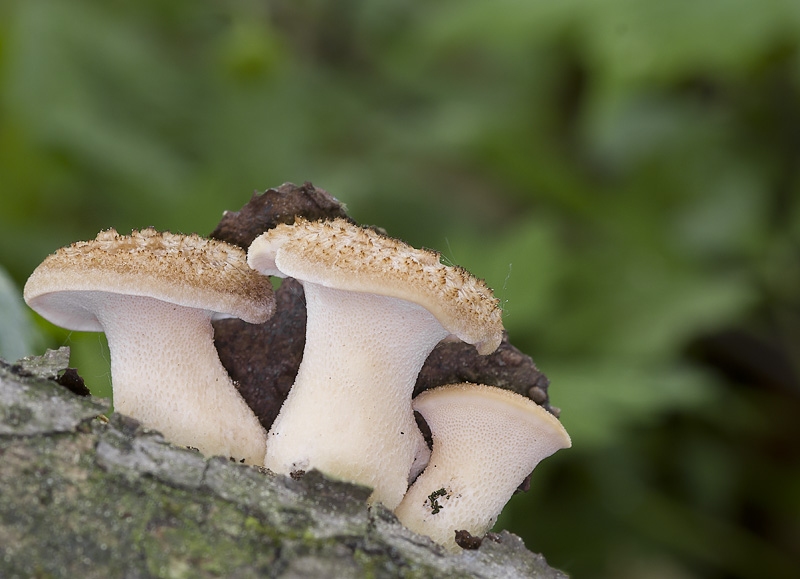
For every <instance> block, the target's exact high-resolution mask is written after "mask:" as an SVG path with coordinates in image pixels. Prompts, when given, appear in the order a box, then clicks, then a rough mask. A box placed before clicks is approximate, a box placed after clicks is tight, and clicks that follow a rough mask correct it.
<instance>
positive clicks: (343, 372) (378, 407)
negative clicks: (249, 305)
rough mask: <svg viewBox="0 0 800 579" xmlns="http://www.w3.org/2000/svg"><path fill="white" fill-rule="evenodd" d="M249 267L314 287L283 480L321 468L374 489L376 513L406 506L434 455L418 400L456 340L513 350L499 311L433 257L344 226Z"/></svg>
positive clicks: (267, 243)
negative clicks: (428, 367)
mask: <svg viewBox="0 0 800 579" xmlns="http://www.w3.org/2000/svg"><path fill="white" fill-rule="evenodd" d="M248 263H249V264H250V265H251V267H253V268H254V269H256V270H258V271H260V272H261V273H263V274H265V275H276V276H280V277H286V276H290V277H293V278H296V279H298V280H299V281H300V282H301V283H302V284H303V289H304V291H305V297H306V307H307V314H308V316H307V326H306V344H305V350H304V353H303V360H302V362H301V364H300V368H299V371H298V374H297V378H296V380H295V383H294V386H293V387H292V389H291V391H290V392H289V396H288V398H287V399H286V401H285V402H284V404H283V406H282V407H281V411H280V413H279V414H278V417H277V418H276V420H275V422H274V423H273V425H272V428H271V429H270V431H269V434H268V437H267V455H266V459H265V466H266V467H267V468H269V469H271V470H273V471H274V472H278V473H282V474H290V473H292V472H294V471H301V470H307V469H310V468H317V469H319V470H321V471H323V472H325V473H326V474H329V475H332V476H336V477H339V478H342V479H345V480H349V481H353V482H357V483H361V484H365V485H369V486H371V487H373V489H374V492H373V494H372V496H371V498H370V500H371V501H380V502H382V503H383V504H384V505H385V506H387V507H388V508H390V509H391V508H394V507H395V506H397V504H398V503H399V502H400V499H401V498H402V496H403V494H404V493H405V491H406V489H407V487H408V479H409V475H411V476H415V475H416V474H418V472H419V471H420V470H422V468H423V467H424V465H425V462H426V461H427V458H428V455H429V453H430V451H429V450H428V448H427V445H426V444H425V442H424V440H423V438H422V434H421V433H420V432H419V428H418V427H417V425H416V422H415V420H414V413H413V411H412V410H411V396H412V392H413V388H414V384H415V382H416V379H417V375H418V374H419V371H420V369H421V367H422V365H423V363H424V362H425V359H426V358H427V356H428V354H429V353H430V351H431V350H432V349H433V347H434V346H435V345H436V344H437V343H438V342H439V341H440V340H442V339H443V338H445V337H447V336H448V335H450V334H455V335H456V336H457V337H458V338H460V339H462V340H465V341H467V342H469V343H472V344H475V345H476V347H477V348H478V351H479V352H480V353H482V354H486V353H490V352H492V351H494V350H495V349H496V348H497V346H498V345H499V344H500V340H501V338H502V330H503V327H502V322H501V320H500V310H499V308H498V307H497V300H496V299H495V298H494V297H492V294H491V290H489V289H488V288H487V287H486V285H485V284H484V283H483V282H482V281H481V280H478V279H476V278H475V277H473V276H471V275H470V274H469V273H468V272H466V271H465V270H463V269H460V268H457V267H447V266H444V265H442V264H441V263H440V262H439V255H438V254H437V253H435V252H432V251H425V250H417V249H414V248H412V247H410V246H409V245H407V244H405V243H402V242H400V241H397V240H395V239H392V238H389V237H386V236H383V235H380V234H378V233H376V232H374V231H372V230H369V229H362V228H360V227H357V226H355V225H352V224H350V223H348V222H346V221H344V220H341V219H338V220H335V221H328V222H321V221H318V222H308V221H305V220H299V221H298V222H297V223H295V224H294V225H279V226H278V227H276V228H275V229H273V230H270V231H268V232H267V233H265V234H263V235H261V236H260V237H258V238H257V239H256V240H255V241H254V242H253V244H252V245H251V246H250V249H249V251H248Z"/></svg>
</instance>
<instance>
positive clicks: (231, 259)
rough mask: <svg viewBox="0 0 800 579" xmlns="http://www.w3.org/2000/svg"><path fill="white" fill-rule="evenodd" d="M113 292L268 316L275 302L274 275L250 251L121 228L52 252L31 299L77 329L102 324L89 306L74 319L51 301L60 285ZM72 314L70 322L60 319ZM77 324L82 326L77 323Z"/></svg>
mask: <svg viewBox="0 0 800 579" xmlns="http://www.w3.org/2000/svg"><path fill="white" fill-rule="evenodd" d="M80 291H94V292H110V293H116V294H127V295H135V296H146V297H151V298H155V299H159V300H163V301H167V302H172V303H175V304H178V305H181V306H187V307H192V308H198V309H205V310H209V311H212V312H215V313H218V314H222V315H224V316H235V317H238V318H241V319H243V320H245V321H247V322H250V323H262V322H264V321H266V320H267V319H268V318H269V317H270V316H271V315H272V313H273V311H274V308H275V301H274V298H273V295H272V285H271V284H270V282H269V280H268V279H267V278H265V277H263V276H260V275H258V274H256V273H255V272H253V270H251V269H250V268H249V267H248V266H247V260H246V254H245V252H244V251H243V250H242V249H240V248H238V247H236V246H233V245H230V244H227V243H224V242H222V241H215V240H210V239H205V238H203V237H200V236H198V235H194V234H192V235H180V234H175V233H169V232H159V231H156V230H155V229H153V228H147V229H143V230H141V231H132V232H131V234H130V235H120V234H118V233H117V232H116V231H115V230H114V229H109V230H107V231H101V232H100V233H98V234H97V237H96V238H95V239H94V240H92V241H78V242H76V243H73V244H72V245H70V246H67V247H62V248H61V249H59V250H58V251H56V252H55V253H53V254H51V255H49V256H48V257H47V258H46V259H45V260H44V261H43V262H42V263H41V264H40V265H39V267H37V268H36V269H35V270H34V272H33V273H32V274H31V276H30V278H28V281H27V283H26V284H25V290H24V297H25V301H26V302H27V303H28V304H29V305H30V306H31V307H32V308H33V309H34V310H36V311H38V312H39V313H41V314H42V315H43V316H44V317H46V318H47V319H49V320H50V321H52V322H53V323H56V324H59V325H62V326H63V327H67V328H68V329H73V330H85V331H102V328H101V327H100V325H99V324H98V323H97V320H95V319H94V316H93V315H92V314H91V313H90V312H89V313H87V314H86V316H84V317H83V318H81V317H80V316H76V313H75V312H72V313H71V314H70V315H69V316H67V317H66V318H62V314H61V313H59V312H58V311H55V309H52V308H48V306H47V303H46V302H47V301H48V298H47V296H48V295H52V294H54V293H56V292H80ZM67 319H69V320H70V322H69V323H70V324H71V325H72V326H73V327H70V326H69V325H63V324H62V323H60V321H59V320H62V321H66V320H67ZM76 324H77V326H80V327H75V326H76Z"/></svg>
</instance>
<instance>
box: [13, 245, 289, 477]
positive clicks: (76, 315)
mask: <svg viewBox="0 0 800 579" xmlns="http://www.w3.org/2000/svg"><path fill="white" fill-rule="evenodd" d="M245 258H246V256H245V252H244V251H243V250H241V249H240V248H238V247H235V246H232V245H229V244H226V243H222V242H219V241H213V240H208V239H204V238H201V237H198V236H196V235H191V236H185V235H177V234H171V233H159V232H157V231H155V230H153V229H145V230H142V231H134V232H132V233H131V235H130V236H122V235H119V234H117V232H116V231H114V230H113V229H109V230H108V231H103V232H100V233H99V234H98V235H97V238H96V239H95V240H93V241H85V242H78V243H74V244H72V245H71V246H69V247H64V248H61V249H59V250H58V251H57V252H56V253H54V254H52V255H50V256H48V257H47V258H46V259H45V260H44V262H42V264H41V265H39V267H37V268H36V270H35V271H34V272H33V273H32V274H31V276H30V278H29V279H28V281H27V283H26V284H25V290H24V296H25V301H26V302H27V303H28V305H29V306H30V307H31V308H33V309H34V310H35V311H37V312H38V313H39V314H41V315H42V316H43V317H44V318H46V319H47V320H49V321H51V322H53V323H54V324H57V325H59V326H62V327H64V328H67V329H70V330H76V331H89V332H105V333H106V337H107V338H108V346H109V350H110V352H111V376H112V389H113V400H114V407H115V409H116V410H117V411H118V412H121V413H124V414H127V415H129V416H132V417H134V418H136V419H138V420H139V421H141V422H142V423H143V424H144V425H145V426H148V427H150V428H155V429H158V430H160V431H161V432H162V433H163V434H164V436H165V437H166V438H167V439H168V440H170V441H171V442H174V443H177V444H182V445H186V446H192V447H195V448H198V449H199V450H200V451H201V452H202V453H203V454H206V455H223V456H229V457H233V458H235V459H244V460H245V461H247V462H248V463H252V464H262V463H263V459H264V452H265V448H266V432H265V430H264V428H263V427H262V426H261V424H260V423H259V421H258V419H257V418H256V416H255V414H254V413H253V411H252V410H251V409H250V408H249V407H248V406H247V404H246V403H245V401H244V399H243V398H242V397H241V395H240V394H239V392H238V391H237V390H236V387H235V386H234V384H233V383H232V382H231V380H230V378H229V376H228V374H227V372H226V371H225V368H224V367H223V366H222V364H221V363H220V360H219V357H218V355H217V351H216V350H215V348H214V341H213V336H214V330H213V327H212V325H211V319H212V316H219V317H231V316H235V317H239V318H241V319H243V320H245V321H247V322H250V323H262V322H264V321H266V320H267V319H268V318H269V317H270V316H271V315H272V312H273V310H274V298H273V297H272V288H271V285H270V283H269V280H267V279H266V278H264V277H263V276H260V275H258V274H256V273H255V272H253V271H252V270H251V269H250V268H249V267H248V266H247V263H246V261H245Z"/></svg>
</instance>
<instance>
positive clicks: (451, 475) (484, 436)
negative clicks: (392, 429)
mask: <svg viewBox="0 0 800 579" xmlns="http://www.w3.org/2000/svg"><path fill="white" fill-rule="evenodd" d="M413 406H414V410H416V411H417V412H419V413H420V414H422V416H423V418H424V419H425V421H426V422H427V424H428V426H429V427H430V429H431V437H432V439H433V452H432V453H431V457H430V461H429V462H428V466H427V468H425V471H424V472H423V473H422V474H421V475H420V476H419V477H418V478H417V480H416V481H415V482H414V484H413V485H411V488H409V489H408V493H406V496H405V497H403V500H402V502H401V503H400V505H399V506H398V507H397V509H395V515H397V518H398V519H399V520H400V522H402V523H403V524H404V525H405V526H406V527H408V528H410V529H411V530H413V531H415V532H417V533H420V534H422V535H427V536H429V537H431V538H432V539H433V540H434V541H436V542H437V543H440V544H442V545H444V546H445V547H446V548H447V549H448V550H450V551H458V550H459V547H458V546H457V544H456V540H455V533H456V531H459V530H465V531H468V532H469V534H470V535H472V536H475V537H481V536H483V535H484V534H485V533H486V531H488V530H489V529H490V528H491V527H492V525H494V523H495V521H496V520H497V516H498V515H499V514H500V511H501V510H503V506H505V504H506V503H507V502H508V500H509V499H510V498H511V495H513V494H514V491H515V490H516V488H517V487H519V486H520V484H521V483H522V482H523V481H524V480H525V478H526V477H527V476H528V475H529V474H530V472H531V471H532V470H533V469H534V467H535V466H536V465H537V464H538V463H539V461H541V460H542V459H544V458H547V457H548V456H550V455H551V454H553V453H554V452H556V451H557V450H559V449H561V448H569V447H570V446H571V445H572V442H571V441H570V438H569V435H568V434H567V431H566V430H565V429H564V427H563V426H562V425H561V423H560V422H559V421H558V419H557V418H556V417H555V416H553V415H552V414H550V413H549V412H547V411H546V410H545V409H544V408H542V407H541V406H538V405H537V404H536V403H535V402H533V401H532V400H529V399H528V398H525V397H524V396H521V395H520V394H517V393H515V392H511V391H509V390H503V389H501V388H496V387H494V386H484V385H477V384H451V385H448V386H441V387H438V388H434V389H432V390H426V391H425V392H423V393H422V394H420V395H419V396H417V397H416V398H415V399H414V403H413Z"/></svg>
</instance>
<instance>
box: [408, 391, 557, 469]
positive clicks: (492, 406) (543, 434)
mask: <svg viewBox="0 0 800 579" xmlns="http://www.w3.org/2000/svg"><path fill="white" fill-rule="evenodd" d="M412 407H413V408H414V410H416V411H417V412H419V413H420V414H422V416H423V418H425V421H426V422H428V425H429V426H430V427H431V430H432V432H433V436H434V437H435V438H442V439H447V440H453V441H458V445H459V446H461V447H462V448H469V447H475V448H481V447H482V446H483V445H482V444H481V440H480V439H481V438H482V437H485V436H487V435H488V434H489V432H491V433H492V436H493V438H492V442H491V445H490V446H491V447H492V448H493V449H496V451H497V452H498V453H507V451H508V449H509V448H515V447H517V446H518V444H519V439H520V433H521V432H522V431H523V430H524V431H526V432H529V433H532V436H533V438H535V440H536V444H537V445H538V446H539V448H544V447H546V448H548V449H550V448H552V450H550V451H549V452H548V453H547V454H548V455H549V454H552V453H553V452H555V451H556V450H559V449H561V448H569V447H570V446H572V440H571V439H570V437H569V434H568V433H567V431H566V429H565V428H564V426H563V425H562V424H561V422H560V421H559V420H558V418H556V417H555V416H553V415H552V414H550V413H549V412H548V411H547V410H545V409H544V408H543V407H541V406H539V405H538V404H536V403H535V402H534V401H533V400H531V399H530V398H526V397H525V396H522V395H521V394H517V393H516V392H512V391H511V390H506V389H504V388H498V387H496V386H487V385H485V384H471V383H468V382H465V383H461V384H448V385H447V386H438V387H436V388H432V389H430V390H426V391H424V392H422V393H420V394H419V395H418V396H417V397H416V398H414V401H413V402H412ZM465 427H466V428H465ZM525 438H528V437H527V436H525ZM483 444H485V443H483ZM434 445H435V442H434ZM482 452H485V450H482ZM490 452H491V451H490ZM482 460H483V461H484V462H485V461H486V460H488V457H486V456H485V455H484V457H483V459H482ZM527 474H528V473H525V475H527Z"/></svg>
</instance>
